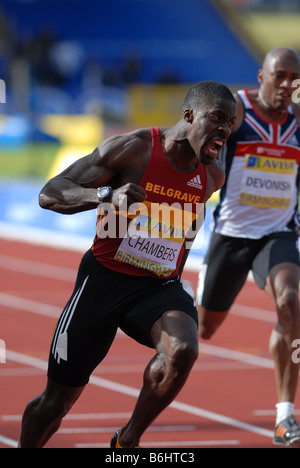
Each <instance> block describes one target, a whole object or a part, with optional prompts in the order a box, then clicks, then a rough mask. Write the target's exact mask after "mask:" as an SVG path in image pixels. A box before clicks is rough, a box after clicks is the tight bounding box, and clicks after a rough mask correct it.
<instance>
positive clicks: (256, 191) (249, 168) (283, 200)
mask: <svg viewBox="0 0 300 468" xmlns="http://www.w3.org/2000/svg"><path fill="white" fill-rule="evenodd" d="M295 174H296V161H294V160H291V159H279V158H270V157H268V156H255V155H251V154H247V155H246V156H245V167H244V171H243V177H242V183H241V191H240V195H239V201H240V203H242V204H245V205H253V206H257V207H259V208H279V209H282V210H286V209H287V208H288V207H289V205H290V203H291V200H292V196H293V190H294V185H295V177H296V175H295Z"/></svg>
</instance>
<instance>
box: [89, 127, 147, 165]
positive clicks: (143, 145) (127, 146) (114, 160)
mask: <svg viewBox="0 0 300 468" xmlns="http://www.w3.org/2000/svg"><path fill="white" fill-rule="evenodd" d="M151 147H152V142H151V129H150V128H144V129H138V130H134V131H131V132H127V133H123V134H118V135H113V136H111V137H109V138H106V139H105V140H103V141H102V142H101V143H100V144H99V145H98V152H99V158H100V159H101V160H105V161H106V162H107V164H109V165H110V166H116V167H117V168H119V169H121V168H122V166H126V165H128V164H130V163H134V162H135V161H136V158H137V157H141V156H142V155H148V153H149V152H151Z"/></svg>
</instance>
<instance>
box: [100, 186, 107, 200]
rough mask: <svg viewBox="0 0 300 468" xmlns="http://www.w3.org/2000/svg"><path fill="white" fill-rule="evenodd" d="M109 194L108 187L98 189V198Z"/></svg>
mask: <svg viewBox="0 0 300 468" xmlns="http://www.w3.org/2000/svg"><path fill="white" fill-rule="evenodd" d="M107 195H109V188H108V187H102V188H101V189H100V190H99V198H105V197H107Z"/></svg>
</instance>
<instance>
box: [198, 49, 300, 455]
mask: <svg viewBox="0 0 300 468" xmlns="http://www.w3.org/2000/svg"><path fill="white" fill-rule="evenodd" d="M299 77H300V58H299V56H298V54H297V53H296V52H295V51H293V50H291V49H287V48H283V47H282V48H276V49H274V50H271V51H270V52H269V53H268V54H267V56H266V57H265V60H264V63H263V66H262V69H261V70H259V72H258V81H259V84H260V87H259V88H258V89H251V90H247V91H246V90H242V91H239V92H238V93H237V95H236V101H237V104H238V117H237V121H236V124H235V126H234V128H233V134H232V136H231V137H230V139H229V140H228V142H227V145H226V148H225V150H224V151H223V154H222V156H221V157H220V159H221V161H222V162H223V165H224V168H225V172H226V182H225V184H224V186H223V188H222V190H221V193H220V202H219V204H218V206H217V207H216V209H215V212H214V231H213V234H212V237H211V241H210V245H209V250H208V253H207V256H206V259H205V262H204V266H203V268H202V269H201V274H200V276H199V287H198V292H197V302H198V310H199V334H200V336H201V337H202V338H204V339H209V338H210V337H211V336H212V335H213V334H214V333H215V332H216V330H217V329H218V328H219V326H220V325H221V324H222V323H223V321H224V320H225V318H226V317H227V315H228V313H229V310H230V307H231V306H232V304H233V302H234V300H235V298H236V296H237V294H238V293H239V291H240V290H241V288H242V287H243V285H244V283H245V281H246V279H247V276H248V273H249V271H250V270H252V272H253V275H254V279H255V281H256V283H257V284H258V286H259V287H260V288H261V289H264V290H265V291H266V292H267V294H268V295H269V296H270V297H271V298H272V300H273V302H274V304H275V305H276V311H277V315H278V322H277V324H276V326H275V328H274V330H273V332H272V335H271V340H270V353H271V356H272V358H273V359H274V363H275V374H276V385H277V394H278V404H277V405H276V406H277V418H276V427H275V435H274V443H275V444H280V445H283V446H291V445H298V446H300V427H299V425H298V424H297V422H296V420H295V416H294V401H295V395H296V390H297V385H298V378H299V363H297V362H293V359H292V356H293V352H294V351H295V348H293V343H295V340H297V339H299V338H300V318H299V316H300V312H299V311H300V308H299V298H298V288H299V280H300V268H299V265H300V263H299V252H298V249H297V240H298V232H300V222H299V214H298V185H299V179H300V174H299V164H300V130H299V125H298V124H299V122H300V108H299V107H298V106H296V105H295V104H293V102H292V95H293V93H294V92H295V87H293V85H294V84H295V83H294V81H295V80H296V79H298V78H299ZM294 361H295V360H294Z"/></svg>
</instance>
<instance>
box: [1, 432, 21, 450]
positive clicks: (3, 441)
mask: <svg viewBox="0 0 300 468" xmlns="http://www.w3.org/2000/svg"><path fill="white" fill-rule="evenodd" d="M0 444H4V445H7V446H8V447H12V448H17V446H18V442H17V441H16V440H13V439H10V438H9V437H5V436H2V435H1V434H0Z"/></svg>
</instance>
